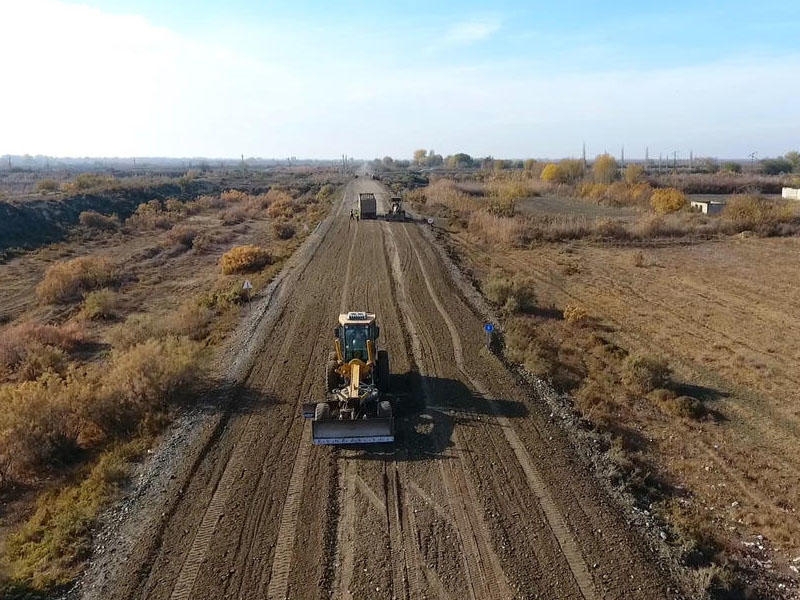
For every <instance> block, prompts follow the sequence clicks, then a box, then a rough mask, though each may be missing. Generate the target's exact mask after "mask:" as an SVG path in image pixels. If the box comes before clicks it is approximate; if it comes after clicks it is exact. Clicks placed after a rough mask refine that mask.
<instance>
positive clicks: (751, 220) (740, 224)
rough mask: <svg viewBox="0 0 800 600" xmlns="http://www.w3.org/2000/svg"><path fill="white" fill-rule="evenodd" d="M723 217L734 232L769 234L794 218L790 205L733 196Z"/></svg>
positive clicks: (747, 196) (755, 197)
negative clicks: (781, 223)
mask: <svg viewBox="0 0 800 600" xmlns="http://www.w3.org/2000/svg"><path fill="white" fill-rule="evenodd" d="M722 217H723V218H724V219H725V220H726V221H727V222H728V223H730V225H732V228H733V230H734V231H745V230H755V231H758V232H759V233H765V234H769V233H771V231H772V228H773V227H774V226H775V225H777V224H778V223H780V222H788V221H791V220H792V218H793V215H792V212H791V209H790V207H789V205H788V204H786V203H780V202H774V201H771V200H767V199H766V198H761V197H759V196H752V195H743V196H733V197H732V198H731V199H730V201H729V202H728V203H727V204H726V205H725V209H724V210H723V211H722Z"/></svg>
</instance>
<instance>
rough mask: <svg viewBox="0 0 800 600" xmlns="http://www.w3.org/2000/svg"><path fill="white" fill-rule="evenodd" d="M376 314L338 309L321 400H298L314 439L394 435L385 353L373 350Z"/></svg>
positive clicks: (354, 440)
mask: <svg viewBox="0 0 800 600" xmlns="http://www.w3.org/2000/svg"><path fill="white" fill-rule="evenodd" d="M379 335H380V327H379V326H378V323H377V319H376V318H375V315H374V314H372V313H368V312H363V311H351V312H347V313H342V314H340V315H339V325H338V326H337V327H336V328H335V329H334V340H333V346H334V352H333V353H332V355H331V359H330V360H329V361H328V364H327V365H326V368H325V393H326V397H325V400H323V401H320V402H309V403H307V404H304V405H303V416H304V417H305V418H307V419H312V422H311V426H312V430H311V433H312V436H311V437H312V440H313V442H314V444H367V443H375V442H393V441H394V415H393V409H392V403H391V402H390V401H389V397H388V392H389V353H388V352H387V351H386V350H378V349H377V345H376V342H377V340H378V337H379Z"/></svg>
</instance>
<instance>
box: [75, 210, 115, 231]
mask: <svg viewBox="0 0 800 600" xmlns="http://www.w3.org/2000/svg"><path fill="white" fill-rule="evenodd" d="M78 222H79V223H80V224H81V225H83V226H84V227H89V228H90V229H99V230H102V231H115V230H117V229H119V217H118V216H117V215H110V216H106V215H104V214H101V213H99V212H96V211H94V210H84V211H83V212H81V214H80V215H78Z"/></svg>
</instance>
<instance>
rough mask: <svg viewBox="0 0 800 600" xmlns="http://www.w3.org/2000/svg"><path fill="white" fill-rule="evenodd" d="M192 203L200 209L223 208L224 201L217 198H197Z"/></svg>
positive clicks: (205, 196) (206, 196) (204, 196)
mask: <svg viewBox="0 0 800 600" xmlns="http://www.w3.org/2000/svg"><path fill="white" fill-rule="evenodd" d="M194 203H195V204H197V206H198V207H199V208H201V209H210V208H223V207H224V206H225V201H224V200H223V199H222V198H220V197H219V196H208V195H203V196H198V197H197V198H196V199H195V200H194Z"/></svg>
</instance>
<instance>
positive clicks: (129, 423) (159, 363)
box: [84, 336, 199, 437]
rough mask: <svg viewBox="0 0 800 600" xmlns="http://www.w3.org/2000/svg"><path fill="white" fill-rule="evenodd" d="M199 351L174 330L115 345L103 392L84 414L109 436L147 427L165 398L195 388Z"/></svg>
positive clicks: (161, 409)
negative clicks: (121, 346)
mask: <svg viewBox="0 0 800 600" xmlns="http://www.w3.org/2000/svg"><path fill="white" fill-rule="evenodd" d="M198 356H199V355H198V347H197V345H196V344H195V343H193V342H191V341H189V340H187V339H186V338H182V337H176V336H167V337H164V338H159V339H152V338H151V339H149V340H145V341H144V342H142V343H140V344H136V345H135V346H132V347H130V348H128V349H126V350H121V351H119V350H114V351H113V352H112V356H111V364H110V369H109V371H108V373H107V374H106V375H105V376H104V377H103V381H102V393H101V394H99V395H98V396H97V397H96V398H95V399H94V400H93V402H92V403H91V405H90V406H89V407H87V408H89V410H90V412H87V413H86V414H85V415H84V418H85V419H86V420H88V421H90V422H91V423H92V424H93V425H95V426H96V427H97V428H98V429H99V430H100V431H101V432H102V433H103V434H104V435H106V436H109V437H118V436H120V435H128V434H130V433H133V432H134V431H136V430H139V429H141V428H142V427H144V428H145V429H150V428H151V426H152V424H153V423H157V422H158V418H159V417H160V416H161V415H163V413H164V412H165V411H166V409H167V406H168V403H169V402H170V401H173V400H176V399H179V398H182V397H184V396H186V395H188V394H190V393H191V392H192V390H193V389H194V387H195V382H196V379H197V360H198Z"/></svg>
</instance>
